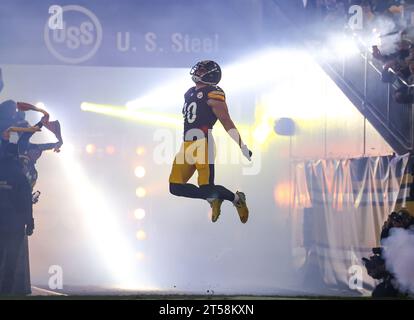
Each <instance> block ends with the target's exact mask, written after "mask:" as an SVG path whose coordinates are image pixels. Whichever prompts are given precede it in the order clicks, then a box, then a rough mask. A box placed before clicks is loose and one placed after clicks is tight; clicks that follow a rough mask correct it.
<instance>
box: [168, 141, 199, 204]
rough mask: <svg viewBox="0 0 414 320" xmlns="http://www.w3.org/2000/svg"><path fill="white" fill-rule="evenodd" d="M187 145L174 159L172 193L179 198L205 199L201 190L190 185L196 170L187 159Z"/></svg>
mask: <svg viewBox="0 0 414 320" xmlns="http://www.w3.org/2000/svg"><path fill="white" fill-rule="evenodd" d="M185 147H186V146H185V143H183V145H182V147H181V149H180V151H179V152H178V154H177V155H176V157H175V159H174V163H173V166H172V169H171V174H170V179H169V182H170V193H171V194H173V195H175V196H177V197H186V198H192V199H205V198H204V194H203V193H202V192H201V191H200V189H199V188H198V187H197V186H195V185H193V184H190V183H187V182H188V180H190V178H191V177H192V175H193V174H194V172H195V170H196V168H195V165H194V164H190V163H188V162H187V161H186V159H185Z"/></svg>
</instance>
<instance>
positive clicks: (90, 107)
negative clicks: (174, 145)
mask: <svg viewBox="0 0 414 320" xmlns="http://www.w3.org/2000/svg"><path fill="white" fill-rule="evenodd" d="M81 110H82V111H87V112H94V113H98V114H104V115H107V116H111V117H115V118H120V119H124V120H130V121H136V122H140V123H146V124H155V125H159V126H166V127H170V128H179V127H181V126H182V123H183V120H182V116H181V115H177V114H165V113H159V112H158V113H157V112H149V111H132V110H128V109H126V108H125V107H122V106H121V107H117V106H111V105H101V104H94V103H87V102H84V103H82V104H81Z"/></svg>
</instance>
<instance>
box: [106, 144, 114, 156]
mask: <svg viewBox="0 0 414 320" xmlns="http://www.w3.org/2000/svg"><path fill="white" fill-rule="evenodd" d="M105 152H106V153H107V154H109V155H114V154H115V152H116V149H115V147H114V146H112V145H109V146H106V148H105Z"/></svg>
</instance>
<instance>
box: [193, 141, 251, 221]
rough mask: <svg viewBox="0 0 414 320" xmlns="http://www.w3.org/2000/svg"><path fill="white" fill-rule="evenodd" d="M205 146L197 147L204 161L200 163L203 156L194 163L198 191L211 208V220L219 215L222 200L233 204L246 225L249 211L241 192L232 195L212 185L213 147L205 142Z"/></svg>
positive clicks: (213, 175) (213, 174)
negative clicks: (202, 153) (203, 153)
mask: <svg viewBox="0 0 414 320" xmlns="http://www.w3.org/2000/svg"><path fill="white" fill-rule="evenodd" d="M205 143H207V145H206V146H205V147H204V148H203V146H199V149H198V151H199V152H200V151H202V150H203V149H204V152H205V155H204V159H205V160H204V161H200V159H203V156H200V155H199V157H198V158H197V159H198V161H197V162H196V169H197V172H198V185H199V186H200V190H202V191H203V193H204V197H205V198H206V199H207V201H208V202H209V203H210V206H211V208H212V216H211V220H212V221H213V222H216V221H217V219H218V218H219V216H220V213H221V204H222V203H223V201H224V200H228V201H230V202H232V203H233V204H234V206H235V207H236V209H237V212H238V214H239V218H240V221H241V222H242V223H246V222H247V220H248V218H249V209H248V208H247V204H246V196H245V194H244V193H242V192H238V191H237V192H236V193H233V192H231V191H230V190H229V189H227V188H225V187H224V186H221V185H216V184H215V183H214V179H215V164H214V157H215V154H214V149H213V148H214V145H213V144H211V145H210V146H209V145H208V142H207V140H206V141H205Z"/></svg>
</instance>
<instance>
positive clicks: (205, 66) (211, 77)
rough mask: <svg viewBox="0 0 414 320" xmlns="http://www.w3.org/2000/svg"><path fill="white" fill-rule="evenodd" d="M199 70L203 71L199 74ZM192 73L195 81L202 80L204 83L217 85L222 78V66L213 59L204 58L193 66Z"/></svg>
mask: <svg viewBox="0 0 414 320" xmlns="http://www.w3.org/2000/svg"><path fill="white" fill-rule="evenodd" d="M197 71H201V72H200V73H199V74H197V73H198V72H197ZM190 75H191V76H192V79H193V81H194V82H195V83H197V82H201V83H204V84H210V85H216V84H218V83H219V82H220V80H221V68H220V66H219V65H218V64H217V63H216V62H214V61H211V60H204V61H200V62H198V63H197V64H196V65H195V66H194V67H192V68H191V71H190Z"/></svg>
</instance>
